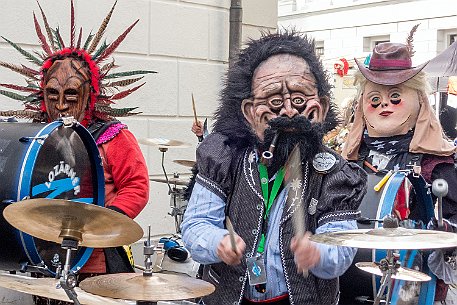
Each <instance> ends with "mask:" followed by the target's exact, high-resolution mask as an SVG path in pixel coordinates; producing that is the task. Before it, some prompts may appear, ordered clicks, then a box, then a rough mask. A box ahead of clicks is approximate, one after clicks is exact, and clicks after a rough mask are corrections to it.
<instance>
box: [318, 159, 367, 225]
mask: <svg viewBox="0 0 457 305" xmlns="http://www.w3.org/2000/svg"><path fill="white" fill-rule="evenodd" d="M340 163H341V166H340V167H339V168H338V169H335V170H334V171H332V172H331V173H328V174H327V175H326V177H325V178H324V180H323V184H322V192H321V196H320V201H321V203H320V204H319V206H320V209H321V210H322V211H321V215H322V216H321V217H320V218H319V219H318V226H321V225H323V224H325V223H327V222H331V221H341V220H352V219H355V218H356V217H358V216H359V212H358V208H359V206H360V203H361V202H362V198H363V197H364V196H365V194H366V192H367V174H366V172H365V171H364V170H363V169H362V168H361V167H360V166H358V165H357V164H355V163H352V162H347V161H345V160H342V159H340Z"/></svg>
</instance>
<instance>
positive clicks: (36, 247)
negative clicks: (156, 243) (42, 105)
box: [0, 121, 105, 276]
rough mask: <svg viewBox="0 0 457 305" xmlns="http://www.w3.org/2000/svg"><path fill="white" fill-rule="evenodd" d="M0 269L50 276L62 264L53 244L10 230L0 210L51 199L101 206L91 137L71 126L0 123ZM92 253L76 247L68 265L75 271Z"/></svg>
mask: <svg viewBox="0 0 457 305" xmlns="http://www.w3.org/2000/svg"><path fill="white" fill-rule="evenodd" d="M0 179H1V184H0V200H1V202H2V204H1V205H0V207H1V208H0V212H1V213H0V214H1V216H0V236H1V239H2V243H3V246H2V247H1V249H0V269H2V270H8V271H12V270H19V271H23V272H25V271H29V272H37V271H38V272H41V273H43V274H44V275H47V276H54V275H55V272H56V269H57V267H58V266H59V265H61V266H62V267H63V265H64V263H65V251H64V250H63V249H62V248H61V247H60V245H59V244H56V243H53V242H48V241H44V240H41V239H38V238H35V237H33V236H30V235H28V234H26V233H24V232H22V231H19V230H17V229H15V228H14V227H12V226H11V225H10V224H9V223H8V222H7V221H6V220H5V218H4V217H3V210H4V209H5V207H6V206H7V205H8V204H10V203H12V202H17V201H20V200H24V199H28V198H55V199H65V200H73V201H80V202H85V203H88V204H96V205H99V206H103V205H104V196H105V195H104V176H103V167H102V161H101V158H100V155H99V153H98V149H97V145H96V144H95V141H94V139H93V138H92V135H91V134H90V133H89V131H87V129H85V128H84V127H83V126H82V125H80V124H79V123H77V122H76V121H74V122H71V123H68V124H67V123H65V124H64V123H63V121H55V122H52V123H50V124H41V123H0ZM92 250H93V249H92V248H84V247H80V248H79V249H78V250H77V252H76V255H74V256H73V259H72V262H71V270H72V271H74V272H77V271H78V270H79V269H80V268H81V267H82V266H83V265H84V264H85V263H86V262H87V260H88V259H89V256H90V255H91V253H92Z"/></svg>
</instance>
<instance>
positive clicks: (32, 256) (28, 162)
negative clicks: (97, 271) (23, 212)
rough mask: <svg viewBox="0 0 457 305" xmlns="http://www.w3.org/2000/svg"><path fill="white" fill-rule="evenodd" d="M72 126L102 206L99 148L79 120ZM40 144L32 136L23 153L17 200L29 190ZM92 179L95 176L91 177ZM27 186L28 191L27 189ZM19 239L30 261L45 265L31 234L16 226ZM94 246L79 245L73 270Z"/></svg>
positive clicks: (49, 127)
mask: <svg viewBox="0 0 457 305" xmlns="http://www.w3.org/2000/svg"><path fill="white" fill-rule="evenodd" d="M62 125H63V122H62V121H61V120H59V121H54V122H51V123H49V124H47V125H46V126H44V127H43V128H42V129H41V130H40V131H38V132H37V134H36V136H35V137H36V138H38V137H42V136H44V135H49V134H50V133H51V132H52V131H54V130H55V129H57V128H59V127H61V126H62ZM72 128H73V129H74V130H75V132H76V133H77V134H78V136H79V137H80V138H81V140H82V142H83V143H84V145H85V147H86V149H88V150H89V152H90V153H89V154H88V155H89V158H90V163H91V166H92V167H93V168H94V169H95V180H96V181H97V192H96V193H94V196H93V197H94V198H93V202H92V203H93V204H97V205H98V206H104V202H105V183H104V173H103V166H102V160H101V157H100V153H99V151H98V148H97V145H96V143H95V140H94V139H93V137H92V135H91V134H90V132H89V131H88V130H87V129H86V128H84V127H83V126H82V125H81V124H79V123H75V124H74V125H73V126H72ZM41 147H42V145H41V144H40V143H39V141H38V139H35V138H34V139H33V140H32V142H31V143H30V145H29V147H28V149H27V152H26V154H25V158H24V160H25V162H23V163H22V166H21V172H20V175H19V183H18V190H17V201H20V200H21V199H22V198H25V197H26V196H28V195H29V194H28V190H29V189H30V184H31V178H32V177H31V174H32V170H33V168H34V167H35V162H36V157H37V156H38V153H39V151H40V149H41ZM31 155H33V156H35V158H29V156H31ZM93 179H94V178H93ZM26 190H27V191H26ZM18 232H19V236H20V240H21V243H22V247H23V249H24V252H25V254H26V255H27V258H28V259H29V261H30V262H31V263H32V264H34V265H36V266H44V265H45V264H44V261H43V259H42V258H41V256H40V255H39V253H38V251H37V247H36V245H35V240H34V237H33V236H31V235H29V234H27V233H24V232H22V231H20V230H18ZM93 250H94V249H93V248H88V247H82V248H81V249H80V250H79V251H78V254H77V256H76V257H75V258H74V260H73V261H75V262H76V263H75V264H74V266H73V267H72V268H71V270H72V271H73V272H78V271H79V269H80V268H81V267H80V266H84V264H85V263H86V262H87V261H88V260H89V257H90V256H91V254H92V252H93ZM47 271H48V272H49V274H50V275H51V276H55V272H53V271H51V270H49V269H47Z"/></svg>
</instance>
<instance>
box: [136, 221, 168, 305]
mask: <svg viewBox="0 0 457 305" xmlns="http://www.w3.org/2000/svg"><path fill="white" fill-rule="evenodd" d="M154 252H157V258H156V262H155V264H154V266H152V260H151V256H152V255H154ZM143 254H144V268H139V269H142V270H143V276H148V277H150V276H152V273H153V272H160V271H162V261H163V256H164V251H163V243H158V244H157V246H156V247H153V246H152V244H151V226H148V239H147V240H146V241H145V242H144V248H143ZM136 304H137V305H156V304H157V302H152V301H136Z"/></svg>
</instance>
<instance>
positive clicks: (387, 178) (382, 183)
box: [374, 170, 394, 192]
mask: <svg viewBox="0 0 457 305" xmlns="http://www.w3.org/2000/svg"><path fill="white" fill-rule="evenodd" d="M393 173H394V171H393V170H390V171H388V172H387V174H386V175H385V176H384V178H382V179H381V181H379V182H378V184H376V185H375V186H374V190H375V191H376V192H379V190H380V189H381V188H382V187H383V186H384V184H386V182H387V180H389V178H390V176H392V174H393Z"/></svg>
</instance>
